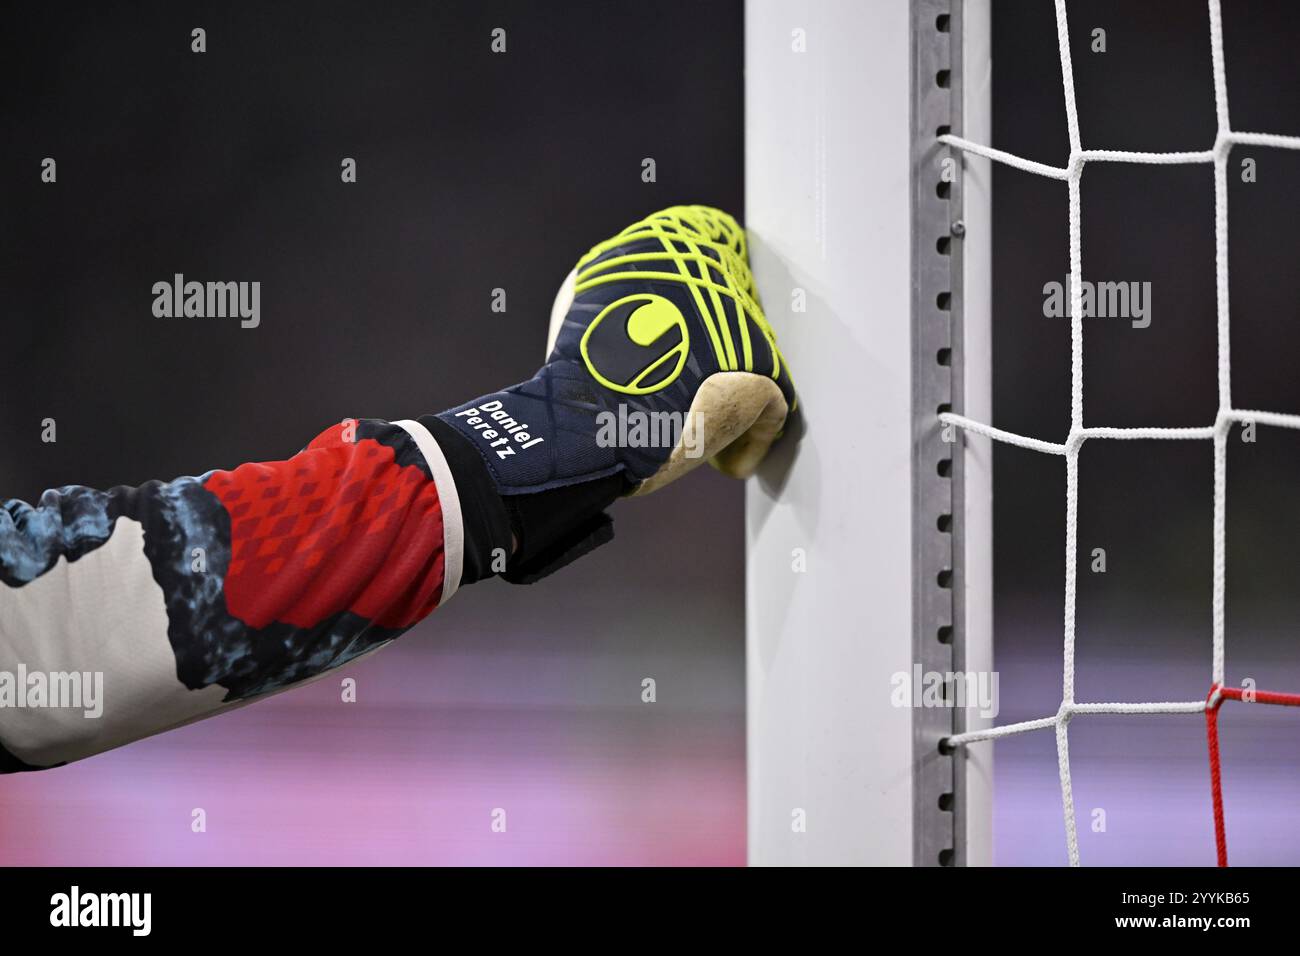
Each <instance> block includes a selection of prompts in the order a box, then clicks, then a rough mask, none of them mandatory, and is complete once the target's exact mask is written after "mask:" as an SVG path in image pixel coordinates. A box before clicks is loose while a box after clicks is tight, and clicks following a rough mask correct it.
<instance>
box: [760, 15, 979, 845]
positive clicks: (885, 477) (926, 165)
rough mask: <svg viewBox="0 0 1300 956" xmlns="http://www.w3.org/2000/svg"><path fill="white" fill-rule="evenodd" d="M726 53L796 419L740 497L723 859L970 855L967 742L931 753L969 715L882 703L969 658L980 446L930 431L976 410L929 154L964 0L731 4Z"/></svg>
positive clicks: (946, 114)
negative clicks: (918, 675)
mask: <svg viewBox="0 0 1300 956" xmlns="http://www.w3.org/2000/svg"><path fill="white" fill-rule="evenodd" d="M745 59H746V81H745V99H746V105H745V114H746V115H745V121H746V163H745V174H746V195H747V200H746V210H745V224H746V226H747V227H748V230H749V237H750V242H751V257H752V262H753V268H754V275H755V278H756V280H757V283H758V287H759V292H760V294H761V296H762V301H763V304H764V306H765V309H766V312H767V315H768V317H769V319H770V320H771V322H772V324H773V326H774V327H775V329H776V331H777V335H778V336H779V338H780V341H781V343H782V347H783V350H784V352H785V355H786V357H787V358H788V360H789V363H790V367H791V369H792V371H793V373H794V376H795V382H796V386H797V388H798V390H799V393H800V403H801V407H802V408H803V410H804V412H805V415H804V426H803V428H802V434H801V435H800V436H796V437H797V438H798V441H797V442H795V441H787V442H785V443H784V444H783V446H782V447H781V450H780V451H779V453H778V454H776V455H775V456H774V457H775V460H773V461H771V462H769V463H768V464H767V465H766V466H765V468H764V470H763V471H762V473H761V474H760V475H759V476H758V477H757V478H756V479H754V480H752V481H751V482H750V485H749V488H748V493H747V502H746V511H747V517H746V521H747V528H746V540H747V599H746V614H747V625H746V627H747V648H746V659H747V678H748V688H747V715H748V716H747V719H748V745H747V752H748V800H749V808H748V812H749V826H748V834H749V860H750V862H751V863H752V864H756V865H780V864H811V865H837V864H897V865H910V864H916V865H946V864H974V865H978V864H988V863H990V862H991V855H992V853H991V832H990V831H991V816H992V814H991V772H992V765H991V761H992V748H991V747H984V748H960V749H958V750H957V751H956V752H947V753H941V752H940V747H939V742H940V741H941V740H942V739H943V738H944V737H946V736H948V735H949V734H952V733H955V732H961V731H964V730H973V729H977V728H978V727H980V726H981V725H980V724H979V723H978V720H979V718H978V717H977V716H976V714H975V712H974V711H973V710H971V711H969V712H963V711H961V710H958V709H956V708H952V707H943V708H925V707H918V706H901V707H900V706H898V699H897V695H896V694H895V693H894V688H895V680H894V678H895V675H900V674H902V675H912V674H913V673H914V672H916V671H917V670H918V669H919V671H920V672H933V671H937V672H941V673H945V672H970V673H975V672H985V673H987V672H989V671H991V669H992V666H993V665H992V638H991V630H992V608H991V604H992V548H991V537H992V507H991V499H992V483H991V454H992V453H991V448H990V446H989V442H988V440H987V439H985V438H983V437H981V436H978V435H974V434H964V433H962V432H960V431H957V432H956V434H955V435H954V434H952V433H951V432H949V433H948V434H945V432H944V429H943V428H942V427H941V424H940V422H939V419H938V414H939V412H940V411H941V410H948V409H951V410H952V411H956V412H960V413H962V414H965V415H967V416H970V417H971V418H973V419H976V420H980V421H988V420H990V419H991V414H990V412H991V409H990V405H991V390H990V368H989V366H990V329H989V310H990V276H989V272H990V190H989V185H990V178H989V177H990V172H989V169H988V162H987V160H985V159H983V158H981V157H979V156H974V155H970V154H967V155H964V156H963V155H962V154H961V153H959V152H957V151H955V150H952V149H950V148H949V147H947V146H944V145H943V144H941V143H939V142H938V141H937V139H936V137H937V136H938V135H939V133H940V132H941V130H940V127H948V128H949V129H950V130H951V131H952V132H954V133H958V134H960V135H963V136H965V137H967V138H969V139H972V140H975V141H979V142H987V141H988V138H989V136H988V133H989V129H988V124H989V98H990V80H991V64H990V59H989V8H988V0H966V2H963V0H912V2H911V3H910V4H909V3H904V2H900V0H748V2H747V5H746V22H745ZM945 160H948V161H950V162H947V163H945ZM949 172H952V173H953V174H952V175H948V173H949ZM945 438H947V439H949V440H948V441H945Z"/></svg>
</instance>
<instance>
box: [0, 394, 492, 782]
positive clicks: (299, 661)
mask: <svg viewBox="0 0 1300 956" xmlns="http://www.w3.org/2000/svg"><path fill="white" fill-rule="evenodd" d="M510 548H511V528H510V522H509V518H508V516H507V514H506V511H505V507H504V505H503V504H502V502H501V499H500V498H499V496H498V495H497V494H496V493H495V491H494V490H493V488H492V485H491V480H490V478H489V477H488V475H487V472H486V471H485V469H484V466H483V463H482V460H481V458H480V457H479V456H478V455H477V453H476V452H475V451H474V449H473V448H472V447H471V446H469V445H468V444H467V443H466V442H465V440H464V439H463V438H461V437H460V436H459V435H457V434H456V433H455V432H454V431H453V430H452V429H451V427H450V426H448V425H446V424H445V423H444V422H442V421H441V420H440V419H438V418H436V417H434V416H431V415H430V416H424V417H422V418H420V419H419V420H409V421H398V422H385V421H377V420H347V421H344V422H342V423H340V424H338V425H335V426H333V427H332V428H329V429H327V430H326V431H325V432H323V433H321V434H320V435H319V436H317V437H316V439H315V440H313V441H312V442H311V444H309V445H308V446H307V447H306V448H305V449H303V450H302V451H301V452H299V453H298V454H296V455H294V456H293V457H291V458H288V459H286V460H284V461H273V462H265V463H251V464H245V465H240V466H239V467H238V468H235V469H233V470H231V471H211V472H208V473H206V474H204V475H201V476H199V477H186V478H178V479H176V480H174V481H170V482H166V483H164V482H158V481H153V482H149V483H147V484H144V485H141V486H140V487H138V488H130V487H118V488H113V489H111V490H109V491H97V490H94V489H91V488H84V487H79V486H65V487H62V488H57V489H53V490H50V491H46V492H45V493H44V494H43V495H42V496H41V497H40V500H39V501H38V502H37V503H36V505H35V506H32V505H30V504H27V503H25V502H22V501H7V502H5V503H4V504H3V506H0V772H12V771H16V770H31V769H39V768H44V767H51V766H56V765H59V764H62V763H66V762H68V761H71V760H77V759H79V758H82V757H86V756H89V755H91V754H94V753H98V752H100V751H103V750H107V749H109V748H112V747H116V746H119V745H121V744H124V743H127V742H129V741H132V740H136V739H139V738H141V737H145V736H149V735H151V734H155V733H158V732H160V731H163V730H167V729H170V728H172V727H176V726H179V725H181V724H185V723H189V722H190V721H193V720H197V719H200V718H202V717H206V716H209V715H211V714H214V713H217V712H219V711H222V710H226V709H229V708H231V707H234V706H237V705H239V704H241V703H245V702H248V701H250V700H252V699H254V698H257V697H260V696H262V695H266V694H271V693H275V692H276V691H279V690H282V689H284V688H287V687H289V686H291V685H293V684H297V683H300V682H302V681H305V680H310V679H312V678H314V677H318V676H321V675H323V674H324V673H326V672H327V671H329V670H331V669H332V668H336V667H338V666H340V665H342V664H346V663H347V662H349V661H352V660H356V659H357V658H359V657H361V656H362V655H365V654H368V653H370V652H372V651H374V650H376V649H378V648H379V647H382V646H383V645H385V644H387V643H389V642H390V641H392V640H393V639H395V638H396V637H398V636H399V635H400V634H402V633H403V632H404V631H405V630H407V629H408V628H410V627H411V626H412V625H414V624H415V623H416V622H418V621H420V620H421V619H422V618H424V617H425V616H426V615H428V614H429V613H430V612H431V611H432V610H433V609H434V608H435V607H437V606H439V605H440V604H442V603H443V602H444V601H446V600H447V599H448V598H450V597H451V595H452V594H454V593H455V591H456V589H457V587H458V586H459V585H461V584H465V583H469V582H471V581H474V580H477V579H479V578H482V577H487V576H489V575H490V574H491V573H492V571H493V566H494V564H496V563H497V562H498V561H499V560H500V559H501V556H502V555H504V554H508V553H509V549H510ZM496 569H497V570H499V567H497V568H496Z"/></svg>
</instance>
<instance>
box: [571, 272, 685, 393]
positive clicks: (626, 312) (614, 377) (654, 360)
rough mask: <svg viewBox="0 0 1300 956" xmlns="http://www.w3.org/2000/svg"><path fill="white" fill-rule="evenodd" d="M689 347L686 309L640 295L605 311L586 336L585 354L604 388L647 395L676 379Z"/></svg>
mask: <svg viewBox="0 0 1300 956" xmlns="http://www.w3.org/2000/svg"><path fill="white" fill-rule="evenodd" d="M690 345H691V340H690V333H689V332H688V331H687V329H686V319H685V318H684V317H683V316H682V313H681V310H680V309H678V308H677V306H676V305H674V304H673V303H672V302H670V301H669V300H667V299H665V298H664V297H663V296H660V295H652V294H651V293H649V292H641V293H637V294H636V295H629V296H625V297H624V298H622V299H619V300H617V301H615V302H611V303H610V304H609V305H607V306H605V308H604V309H602V310H601V312H600V314H599V315H597V316H596V318H594V319H593V320H592V322H591V325H589V326H587V331H586V332H585V333H583V336H582V345H581V350H582V360H583V361H584V362H586V364H587V371H589V372H591V374H592V377H593V378H595V379H596V381H598V382H600V384H601V385H604V386H605V387H606V388H608V389H612V390H614V391H616V392H622V393H623V394H625V395H648V394H650V393H651V392H657V391H659V390H660V389H661V388H666V387H667V386H669V385H671V384H672V383H673V382H675V381H676V380H677V376H678V375H680V374H681V373H682V367H683V366H684V365H685V364H686V353H687V352H689V351H690ZM674 359H675V360H676V361H674Z"/></svg>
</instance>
